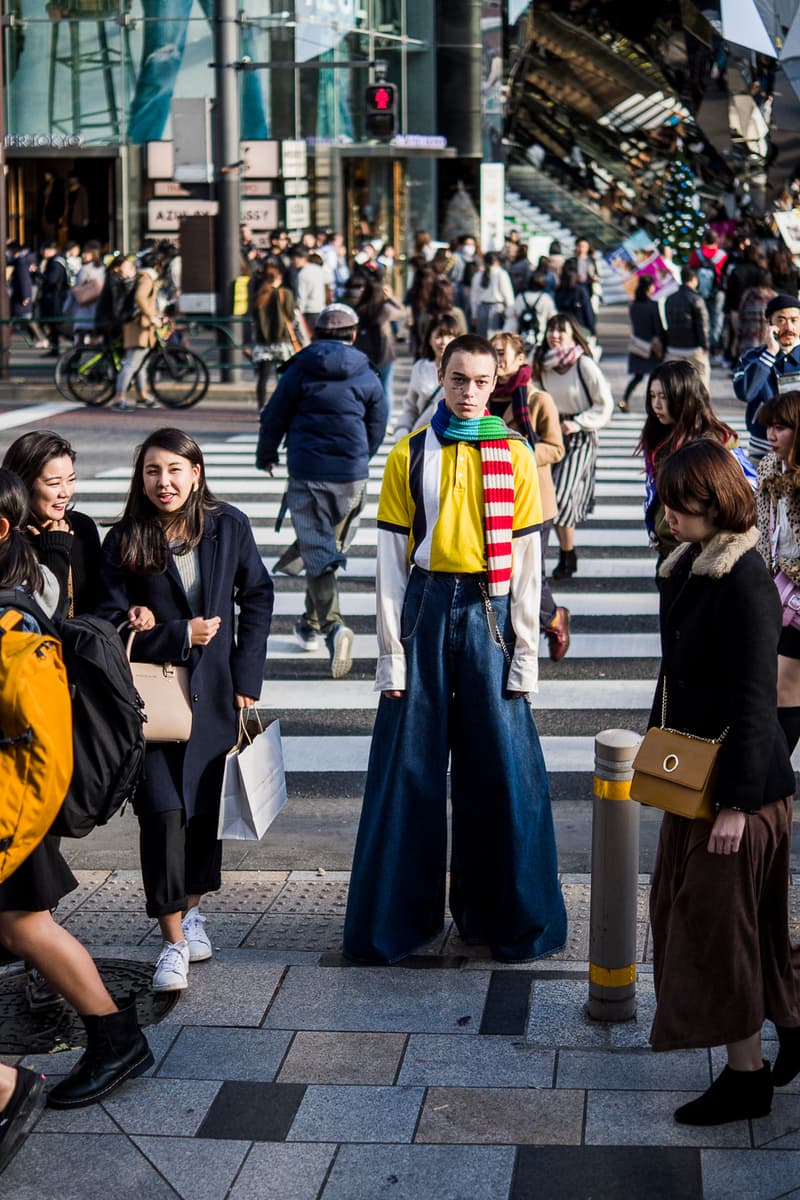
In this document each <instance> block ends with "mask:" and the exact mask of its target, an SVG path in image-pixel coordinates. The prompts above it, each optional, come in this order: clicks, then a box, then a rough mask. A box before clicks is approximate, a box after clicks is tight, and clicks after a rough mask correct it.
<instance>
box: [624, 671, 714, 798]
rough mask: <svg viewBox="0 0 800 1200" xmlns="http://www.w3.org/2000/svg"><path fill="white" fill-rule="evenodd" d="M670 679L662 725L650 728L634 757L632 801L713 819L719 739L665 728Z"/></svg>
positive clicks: (663, 695) (665, 682)
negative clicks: (713, 739)
mask: <svg viewBox="0 0 800 1200" xmlns="http://www.w3.org/2000/svg"><path fill="white" fill-rule="evenodd" d="M666 723H667V681H666V679H665V680H664V687H663V689H662V693H661V728H660V729H659V728H658V726H656V725H654V726H652V728H650V729H648V731H647V733H646V734H645V736H644V740H643V741H642V744H641V745H640V747H639V749H638V751H637V754H636V757H635V758H634V760H633V779H632V780H631V800H638V802H639V803H640V804H647V805H649V806H650V807H651V808H660V809H662V810H663V811H664V812H669V813H674V814H675V815H676V816H678V817H687V818H688V819H689V820H692V821H693V820H696V819H698V818H700V819H701V820H704V821H713V820H714V818H715V817H716V815H717V814H716V812H715V810H714V805H713V796H714V784H715V783H716V776H717V765H718V764H717V757H718V755H719V750H720V746H721V745H722V742H723V740H724V738H725V734H726V733H727V732H728V730H727V729H726V730H725V731H724V733H723V734H722V736H721V737H720V738H719V740H718V741H710V740H709V739H707V738H699V737H694V736H693V735H692V734H690V733H679V732H678V731H677V730H676V729H666V728H665V726H666Z"/></svg>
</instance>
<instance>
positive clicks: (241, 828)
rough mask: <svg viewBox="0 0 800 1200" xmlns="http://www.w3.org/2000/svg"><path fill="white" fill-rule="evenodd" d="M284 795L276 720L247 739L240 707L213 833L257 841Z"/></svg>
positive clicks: (284, 798)
mask: <svg viewBox="0 0 800 1200" xmlns="http://www.w3.org/2000/svg"><path fill="white" fill-rule="evenodd" d="M259 726H260V721H259ZM243 743H244V744H243ZM286 799H287V796H286V778H285V775H284V768H283V747H282V745H281V727H280V722H279V721H273V722H272V724H271V725H269V726H268V727H267V728H266V729H264V730H262V732H261V733H259V734H258V735H257V736H256V737H255V738H252V739H251V738H250V736H249V734H248V733H247V731H246V727H245V717H244V710H242V714H241V715H240V731H239V741H238V742H237V744H236V745H235V746H234V747H233V749H232V750H231V751H229V753H228V755H227V757H226V759H225V771H224V774H223V776H222V792H221V795H220V805H219V826H218V829H217V837H220V838H228V839H230V840H232V841H240V842H258V841H260V840H261V838H262V837H263V836H264V834H265V833H266V832H267V830H268V829H269V827H270V825H271V824H272V822H273V821H274V820H275V818H276V817H277V815H278V813H279V812H280V811H281V809H282V808H283V806H284V804H285V803H286Z"/></svg>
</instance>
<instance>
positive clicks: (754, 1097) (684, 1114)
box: [675, 1062, 772, 1125]
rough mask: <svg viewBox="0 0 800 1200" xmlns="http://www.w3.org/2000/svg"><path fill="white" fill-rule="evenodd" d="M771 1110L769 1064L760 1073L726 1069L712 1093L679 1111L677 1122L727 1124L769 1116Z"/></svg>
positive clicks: (710, 1090) (711, 1089) (693, 1101)
mask: <svg viewBox="0 0 800 1200" xmlns="http://www.w3.org/2000/svg"><path fill="white" fill-rule="evenodd" d="M771 1107H772V1079H771V1077H770V1070H769V1063H767V1062H765V1063H764V1065H763V1066H762V1068H761V1070H760V1071H733V1070H731V1068H730V1067H726V1068H725V1070H724V1071H723V1072H722V1074H721V1075H719V1076H718V1077H717V1078H716V1079H715V1080H714V1082H713V1083H712V1085H711V1087H710V1088H709V1089H708V1091H706V1092H703V1094H702V1096H700V1097H699V1098H698V1099H697V1100H692V1101H691V1102H690V1103H689V1104H684V1105H682V1107H681V1108H677V1109H676V1110H675V1120H676V1121H677V1122H678V1124H679V1125H725V1124H726V1123H727V1122H728V1121H746V1120H747V1119H748V1118H749V1117H766V1115H767V1113H768V1112H769V1110H770V1108H771Z"/></svg>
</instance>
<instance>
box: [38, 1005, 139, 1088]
mask: <svg viewBox="0 0 800 1200" xmlns="http://www.w3.org/2000/svg"><path fill="white" fill-rule="evenodd" d="M81 1020H82V1021H83V1023H84V1025H85V1027H86V1038H87V1045H86V1050H85V1051H84V1053H83V1055H82V1056H81V1058H80V1061H79V1062H78V1065H77V1066H76V1067H75V1068H74V1070H72V1071H71V1072H70V1074H69V1075H67V1077H66V1079H62V1080H61V1082H60V1083H57V1084H56V1086H55V1087H54V1088H53V1089H52V1091H50V1092H49V1093H48V1096H47V1106H48V1108H83V1107H84V1105H86V1104H94V1103H95V1101H97V1100H101V1099H102V1098H103V1097H104V1096H107V1095H108V1094H109V1092H111V1091H113V1090H114V1088H115V1087H117V1085H118V1084H120V1083H122V1082H123V1080H125V1079H130V1078H133V1076H135V1075H141V1074H143V1073H144V1072H145V1071H146V1070H147V1069H148V1067H152V1065H153V1055H152V1053H151V1051H150V1047H149V1046H148V1044H147V1039H146V1038H145V1036H144V1034H143V1033H142V1031H141V1029H140V1028H139V1022H138V1020H137V1017H136V1002H135V1000H134V999H133V997H132V996H131V997H130V999H129V1000H128V1003H127V1004H126V1005H125V1007H124V1008H121V1009H120V1010H119V1011H118V1012H115V1013H109V1015H108V1016H105V1017H81Z"/></svg>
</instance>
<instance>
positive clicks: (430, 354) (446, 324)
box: [419, 312, 458, 362]
mask: <svg viewBox="0 0 800 1200" xmlns="http://www.w3.org/2000/svg"><path fill="white" fill-rule="evenodd" d="M440 330H444V332H445V333H449V334H451V335H452V336H453V337H454V338H457V337H458V321H457V320H456V319H455V317H454V316H453V314H452V313H446V312H445V313H438V314H437V315H436V316H434V317H432V318H431V320H430V323H429V325H428V328H427V329H426V330H425V337H424V338H423V339H422V346H421V348H420V352H419V356H420V358H426V359H427V360H428V362H435V361H436V355H435V353H434V350H433V346H432V345H431V338H432V337H433V335H434V334H435V333H438V332H439V331H440Z"/></svg>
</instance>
